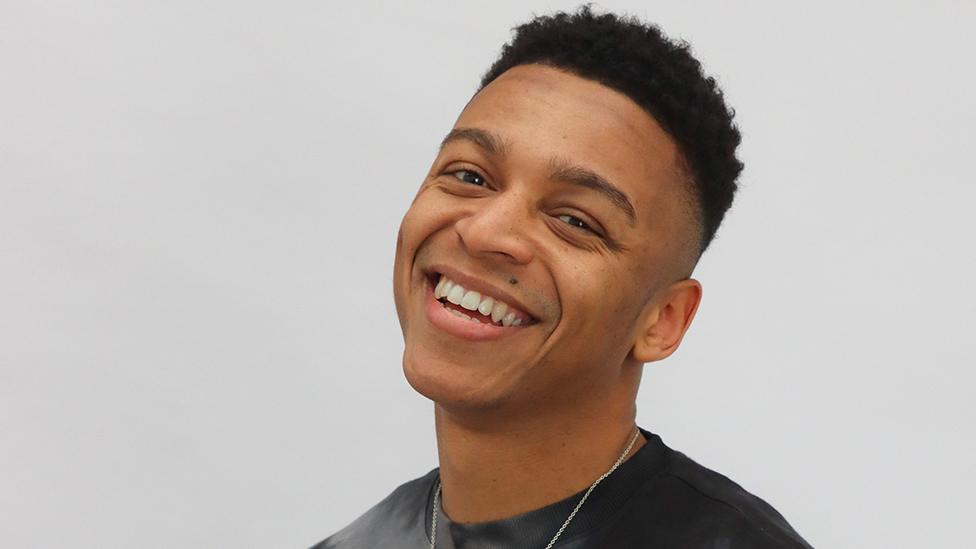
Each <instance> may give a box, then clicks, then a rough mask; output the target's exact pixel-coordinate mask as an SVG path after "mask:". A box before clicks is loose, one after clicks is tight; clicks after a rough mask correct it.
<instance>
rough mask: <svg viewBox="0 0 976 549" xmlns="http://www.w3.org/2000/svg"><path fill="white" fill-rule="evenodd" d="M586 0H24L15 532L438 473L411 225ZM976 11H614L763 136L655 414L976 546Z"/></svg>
mask: <svg viewBox="0 0 976 549" xmlns="http://www.w3.org/2000/svg"><path fill="white" fill-rule="evenodd" d="M727 4H728V5H727ZM733 4H734V5H733ZM575 6H576V4H575V3H568V2H567V3H561V2H521V1H519V2H516V1H508V2H497V1H496V2H479V3H470V4H459V3H456V2H438V3H432V2H424V3H419V2H418V3H411V4H406V3H403V4H400V3H393V2H390V3H372V4H364V3H360V2H356V3H354V5H346V4H345V3H342V4H339V3H331V2H312V1H300V2H299V1H287V2H264V3H256V2H240V1H235V2H230V1H223V2H199V1H166V2H162V1H159V2H156V1H152V2H150V1H141V2H119V1H116V2H110V1H100V2H96V1H89V2H69V1H62V2H14V1H12V0H4V1H2V2H0V517H3V518H2V519H0V546H3V547H17V548H25V547H60V546H71V547H86V548H88V547H91V548H116V547H117V548H122V547H148V548H154V547H159V548H174V547H179V548H231V547H233V548H237V547H248V548H250V547H253V548H266V547H276V548H277V547H280V548H304V547H308V546H309V545H312V544H313V543H315V542H317V541H319V540H321V539H322V538H324V537H326V536H327V535H329V534H331V533H332V532H334V531H335V530H337V529H338V528H340V527H341V526H344V525H345V524H347V523H348V522H349V521H351V520H352V519H353V518H355V517H356V516H358V515H359V514H361V513H362V512H364V511H365V510H366V509H367V508H368V507H370V506H371V505H373V504H374V503H376V502H378V501H379V500H380V499H382V497H384V496H385V495H387V494H388V493H389V492H390V491H391V490H392V489H393V488H394V487H395V486H397V485H398V484H400V483H402V482H405V481H407V480H409V479H412V478H415V477H417V476H420V475H422V474H424V473H426V472H427V471H429V470H430V469H431V468H433V467H435V466H436V460H435V441H434V436H433V423H432V406H431V404H430V402H429V401H427V400H426V399H424V398H423V397H421V396H419V395H417V394H416V393H414V392H413V391H412V389H410V387H409V385H407V383H406V381H405V380H404V379H403V376H402V372H401V362H400V360H401V352H402V336H401V334H400V331H399V327H398V325H397V322H396V315H395V309H394V307H393V299H392V289H391V273H392V261H393V251H394V244H395V240H396V230H397V227H398V226H399V222H400V219H401V217H402V215H403V213H404V211H405V209H406V207H407V206H408V204H409V201H410V199H411V198H412V197H413V194H414V192H415V190H416V188H417V186H418V185H419V183H420V181H421V179H422V177H423V175H424V174H425V173H426V170H427V169H428V167H429V165H430V162H431V161H432V160H433V158H434V153H435V150H436V145H437V143H438V141H439V139H440V138H441V137H443V135H444V134H445V133H446V132H447V130H448V129H450V127H451V125H452V124H453V122H454V119H455V117H456V116H457V114H458V113H459V111H460V109H461V108H462V107H463V105H464V104H465V103H466V102H467V100H468V99H469V98H470V96H471V94H472V93H473V92H474V90H475V88H476V85H477V82H478V80H479V78H480V76H481V75H482V74H483V72H484V71H485V70H486V69H487V68H488V66H489V65H490V63H491V62H492V61H493V60H494V59H495V57H496V55H497V53H498V51H499V49H500V47H501V45H502V44H503V43H504V42H505V41H507V40H508V39H509V37H510V28H511V27H513V26H515V25H516V24H518V23H520V22H523V21H525V20H527V19H528V18H529V17H531V15H532V12H536V13H548V12H550V11H551V10H552V9H554V8H562V9H572V8H574V7H575ZM973 6H974V4H973V3H964V2H957V3H953V2H925V3H923V2H916V3H913V4H912V5H909V4H908V3H898V2H870V3H869V2H864V3H857V4H856V5H855V3H852V2H837V3H834V4H827V3H822V2H821V3H816V4H812V3H811V4H809V5H808V6H807V7H803V5H801V4H799V3H796V4H793V3H784V2H774V1H770V2H750V3H740V2H736V3H724V2H715V3H700V2H695V3H690V2H650V3H649V2H639V1H633V2H603V3H600V4H596V5H595V8H596V9H597V10H598V11H601V10H604V9H611V10H614V11H618V12H619V11H623V12H627V13H631V14H635V15H638V16H640V17H641V18H644V19H645V20H650V21H653V22H656V23H659V24H660V25H661V26H662V27H663V28H664V30H665V31H666V32H667V33H668V34H669V35H671V36H674V37H678V38H683V39H686V40H688V41H689V42H691V43H692V45H693V47H694V51H695V52H696V54H697V55H698V56H699V57H700V58H701V59H702V60H703V61H704V65H705V68H706V70H707V71H708V72H709V73H711V74H714V75H717V77H718V79H719V82H720V84H721V85H722V86H723V88H724V89H725V92H726V95H727V98H728V101H729V103H730V104H731V105H732V106H733V107H734V108H735V109H736V111H737V120H738V123H739V125H740V127H741V129H742V131H743V134H744V141H743V145H742V148H741V155H742V158H743V159H744V161H745V163H746V170H745V172H744V173H743V177H742V180H741V183H742V190H741V192H740V193H739V195H738V197H737V201H736V203H735V205H734V206H733V208H732V210H731V211H730V213H729V215H728V217H727V218H726V222H725V224H724V225H723V227H722V228H721V230H720V232H719V238H718V239H717V240H716V241H715V242H713V244H712V248H711V249H710V250H709V251H708V252H707V253H706V254H705V256H704V258H703V260H702V262H701V263H700V265H699V268H698V269H697V271H696V273H695V277H696V278H697V279H699V280H700V281H701V282H702V284H703V286H704V288H705V293H704V300H703V302H702V305H701V307H700V309H699V311H698V315H697V317H696V319H695V322H694V324H693V326H692V327H691V330H690V331H689V333H688V334H687V336H686V337H685V339H684V342H683V344H682V347H681V349H680V350H679V351H678V352H677V353H676V354H675V355H674V356H673V357H671V358H669V359H668V360H666V361H664V362H660V363H654V364H649V365H648V366H647V369H646V373H645V376H644V382H643V388H642V391H641V394H640V402H639V406H640V412H639V422H640V424H641V425H642V426H644V427H646V428H649V429H651V430H652V431H654V432H656V433H658V434H660V435H661V436H662V438H663V439H664V441H665V442H666V443H668V444H669V445H670V446H672V447H673V448H675V449H678V450H681V451H683V452H685V453H686V454H688V455H689V456H691V457H692V458H693V459H696V460H697V461H699V462H700V463H702V464H703V465H705V466H708V467H710V468H713V469H715V470H717V471H719V472H721V473H723V474H726V475H728V476H729V477H730V478H732V479H733V480H735V481H737V482H738V483H740V484H741V485H743V486H744V487H745V488H746V489H748V490H750V491H752V492H754V493H755V494H757V495H759V496H760V497H762V498H764V499H766V500H767V501H768V502H770V503H771V504H772V505H773V506H774V507H775V508H777V509H778V510H779V511H780V512H782V513H783V514H784V515H785V516H786V518H787V519H788V520H789V522H790V523H791V524H792V525H793V526H794V527H795V528H796V529H797V530H798V531H799V532H800V533H801V534H802V535H803V536H804V537H805V538H806V539H808V540H809V541H810V542H811V543H812V544H813V545H814V546H816V547H819V548H826V547H831V548H866V547H876V548H886V549H890V548H918V547H926V548H928V547H948V546H960V545H961V544H965V543H968V542H970V540H971V536H970V522H971V512H972V499H971V497H970V494H971V492H972V491H973V489H974V488H976V484H974V480H973V475H972V474H971V466H972V464H973V463H974V462H976V451H974V442H973V439H974V433H973V428H972V425H973V424H974V422H976V417H974V416H976V414H974V407H973V405H972V404H971V398H972V394H973V390H972V385H973V383H974V381H976V378H974V375H973V373H972V367H973V366H974V365H976V360H974V352H973V350H972V349H973V347H972V345H973V344H972V336H971V335H970V331H971V329H972V328H973V325H974V324H973V320H972V318H973V314H974V313H976V296H974V293H976V292H974V290H973V287H972V278H973V277H974V276H976V260H974V250H976V237H974V229H976V227H974V222H973V211H974V207H973V201H974V199H976V192H974V190H973V178H972V175H971V174H972V170H971V162H972V148H973V141H974V140H973V138H972V135H973V127H974V124H976V116H974V107H973V99H972V97H973V89H974V86H976V74H974V68H973V67H974V62H973V52H974V48H976V44H974V39H973V38H972V36H973V35H972V23H973V21H974V20H976V9H974V7H973Z"/></svg>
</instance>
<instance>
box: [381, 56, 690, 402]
mask: <svg viewBox="0 0 976 549" xmlns="http://www.w3.org/2000/svg"><path fill="white" fill-rule="evenodd" d="M677 166H678V151H677V148H676V147H675V145H674V143H673V142H672V140H671V139H670V138H669V137H668V136H667V134H666V133H665V132H664V131H663V130H662V129H661V128H660V127H659V126H658V124H657V123H656V122H655V121H654V119H653V118H651V117H650V116H649V115H648V114H647V113H646V112H645V111H644V110H642V109H641V108H640V107H639V106H638V105H637V104H636V103H634V102H633V101H632V100H630V99H629V98H628V97H627V96H625V95H623V94H622V93H619V92H617V91H615V90H613V89H611V88H608V87H606V86H603V85H602V84H599V83H597V82H595V81H592V80H587V79H584V78H580V77H578V76H575V75H572V74H570V73H568V72H564V71H561V70H558V69H554V68H551V67H547V66H543V65H538V64H532V65H520V66H517V67H515V68H513V69H511V70H509V71H507V72H505V73H504V74H502V75H501V76H500V77H499V78H497V79H496V80H495V81H493V82H492V83H491V84H489V85H488V86H486V87H485V88H484V89H483V90H481V91H480V92H479V93H478V94H477V95H476V96H475V97H474V98H472V100H471V101H470V102H469V103H468V105H467V106H466V107H465V109H464V111H463V112H462V113H461V115H460V116H459V117H458V119H457V122H456V123H455V125H454V130H453V131H452V135H451V136H449V137H448V139H446V140H445V144H444V146H443V147H442V149H441V150H440V152H439V154H438V155H437V158H436V159H435V160H434V163H433V165H432V166H431V170H430V173H428V174H427V177H426V178H425V179H424V181H423V183H422V184H421V186H420V189H419V191H418V193H417V195H416V197H415V198H414V201H413V203H412V205H411V207H410V209H409V210H408V211H407V213H406V215H405V216H404V218H403V222H402V224H401V227H400V233H399V238H398V241H397V248H396V260H395V265H394V281H393V283H394V297H395V300H396V308H397V314H398V316H399V319H400V325H401V328H402V330H403V335H404V342H405V350H404V356H403V368H404V373H405V375H406V377H407V380H408V381H409V383H410V384H411V385H412V386H413V387H414V388H415V389H416V390H417V391H418V392H420V393H421V394H424V395H425V396H427V397H428V398H431V399H432V400H434V401H436V402H438V403H441V404H444V405H451V406H459V407H468V408H470V407H477V408H485V407H495V408H497V407H500V406H506V407H508V408H509V409H513V410H514V409H517V410H520V411H524V410H526V409H530V408H532V407H534V406H550V407H551V406H561V405H571V404H572V403H574V402H576V403H578V402H579V399H585V398H589V397H592V396H596V395H601V394H603V395H605V394H607V391H611V390H612V389H610V387H612V386H614V384H619V383H620V377H621V375H622V374H621V370H622V367H631V368H639V363H638V361H636V360H635V359H634V357H633V355H632V354H631V351H632V349H633V347H634V342H635V340H636V339H637V338H638V337H639V336H640V333H639V332H641V331H643V330H645V329H646V326H645V325H643V320H642V319H644V318H645V317H646V315H647V312H648V311H649V310H651V308H652V307H653V306H654V305H653V304H654V302H655V296H656V295H657V294H658V291H659V290H660V289H661V288H663V287H665V286H667V285H668V284H670V283H671V282H674V281H675V280H678V279H679V278H682V277H683V275H682V274H681V272H682V271H683V270H684V269H686V268H687V267H688V266H687V265H686V264H685V263H683V260H682V259H681V258H684V257H686V256H685V255H683V253H684V252H683V250H686V249H688V242H689V241H690V240H689V238H690V235H691V234H693V233H692V231H691V229H690V227H691V225H690V224H691V223H692V221H691V219H690V218H689V216H688V214H687V213H686V209H685V206H684V204H685V203H686V198H685V194H684V193H685V191H684V189H683V186H682V185H683V184H682V182H681V175H680V172H679V170H678V168H677ZM594 175H595V176H596V178H594ZM601 184H608V185H610V186H612V187H613V188H615V190H608V189H606V188H604V192H601V191H600V190H598V188H597V187H599V186H600V185H601ZM584 224H585V225H584ZM445 271H446V272H447V273H448V275H447V276H448V277H449V278H452V279H455V280H456V281H458V282H460V283H461V285H462V286H464V287H465V288H467V289H469V290H470V289H476V290H477V289H480V290H482V291H481V292H479V293H480V294H481V296H482V299H484V298H486V297H488V296H493V297H494V300H495V301H497V300H498V299H501V300H502V301H504V302H506V303H507V304H508V305H509V307H510V310H511V308H517V309H519V310H521V311H522V312H523V313H525V314H526V315H528V316H529V318H527V319H526V320H525V321H523V323H522V324H521V325H518V326H510V327H505V326H497V325H494V324H491V318H490V313H489V316H487V317H486V316H483V315H481V314H480V313H479V312H478V311H465V312H466V313H467V314H468V315H470V316H472V317H475V320H468V319H465V318H461V317H459V316H457V315H455V314H454V313H452V312H450V311H449V310H448V308H445V305H442V304H441V303H440V302H438V301H436V300H435V299H434V295H433V293H432V288H433V287H434V286H436V284H437V282H438V277H439V275H440V274H442V273H444V272H445ZM686 274H687V273H684V275H686ZM513 281H514V283H513ZM465 282H468V283H469V284H467V285H466V284H465ZM472 299H476V297H475V298H472ZM470 304H471V299H469V303H468V305H469V306H470ZM462 305H463V303H462ZM448 307H449V308H459V307H456V306H453V305H450V306H448ZM472 323H473V324H472ZM638 379H639V374H638Z"/></svg>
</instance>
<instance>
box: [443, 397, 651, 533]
mask: <svg viewBox="0 0 976 549" xmlns="http://www.w3.org/2000/svg"><path fill="white" fill-rule="evenodd" d="M635 398H636V387H635V388H633V392H632V393H629V394H624V395H608V396H607V398H606V399H595V400H598V402H599V405H594V406H591V407H589V408H586V407H582V406H579V405H577V406H575V407H574V409H573V410H572V411H571V412H563V413H544V414H540V413H534V414H531V415H519V414H516V415H513V414H500V413H493V414H490V415H488V416H489V417H486V414H475V413H464V412H462V413H458V412H452V411H450V410H448V409H446V408H445V407H443V406H441V405H440V404H435V407H434V417H435V423H436V431H437V449H438V456H439V459H440V477H441V493H442V506H443V509H444V513H445V514H446V515H447V516H448V517H450V519H451V520H452V521H454V522H460V523H468V522H485V521H492V520H499V519H503V518H507V517H511V516H515V515H518V514H521V513H525V512H528V511H532V510H534V509H538V508H540V507H544V506H546V505H548V504H550V503H554V502H556V501H559V500H562V499H565V498H567V497H569V496H571V495H573V494H575V493H577V492H580V491H582V490H585V489H587V488H588V487H589V486H590V485H591V484H593V482H594V481H595V480H596V479H597V478H599V477H600V476H601V475H603V474H604V473H606V472H607V470H609V469H610V467H611V466H613V464H614V462H615V461H616V460H617V458H619V457H620V454H621V453H622V452H623V451H624V449H625V448H626V446H627V444H628V443H629V442H630V439H631V438H632V437H633V435H634V432H635V430H636V427H635V418H636V414H637V408H636V404H635V403H634V400H635ZM607 403H620V404H618V405H617V406H613V405H612V404H611V405H609V406H608V405H607ZM644 443H645V440H644V438H643V437H642V436H638V437H637V441H636V442H635V443H634V445H633V448H631V450H630V452H628V454H627V456H625V459H626V458H628V457H630V456H632V455H633V454H634V453H636V452H637V450H638V449H639V448H640V447H641V446H643V445H644Z"/></svg>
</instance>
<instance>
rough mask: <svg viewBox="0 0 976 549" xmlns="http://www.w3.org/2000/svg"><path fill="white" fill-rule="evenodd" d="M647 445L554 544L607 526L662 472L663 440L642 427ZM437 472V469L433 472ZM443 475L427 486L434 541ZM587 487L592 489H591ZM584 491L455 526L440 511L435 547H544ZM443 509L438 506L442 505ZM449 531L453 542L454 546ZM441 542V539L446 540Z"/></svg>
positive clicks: (606, 481)
mask: <svg viewBox="0 0 976 549" xmlns="http://www.w3.org/2000/svg"><path fill="white" fill-rule="evenodd" d="M638 428H639V429H640V431H641V433H642V434H643V435H644V438H645V439H646V440H647V443H646V444H645V445H644V446H642V447H641V448H640V449H639V450H638V451H637V452H636V453H635V454H634V455H632V456H631V457H630V458H628V459H627V461H624V462H623V463H621V464H620V467H617V470H616V471H614V472H613V474H611V475H610V476H608V477H607V478H605V479H603V481H602V482H600V484H599V485H598V486H597V487H596V488H595V489H594V490H593V493H591V494H590V497H589V498H587V499H586V503H584V504H583V507H581V508H580V510H579V512H578V513H577V514H576V517H575V518H573V521H572V522H571V523H570V524H569V526H568V527H567V528H566V530H565V531H564V532H563V533H562V535H561V536H559V540H558V541H557V542H556V545H555V547H560V546H563V545H564V544H567V543H569V542H571V541H572V540H573V538H575V537H578V536H581V535H584V534H586V533H587V532H590V531H591V530H593V529H594V528H596V527H597V526H600V525H602V524H604V523H605V522H606V521H607V520H608V519H609V518H611V517H612V516H613V514H614V513H615V512H616V511H617V510H618V509H620V507H622V506H623V505H624V503H626V502H627V500H628V499H630V498H631V496H633V495H634V493H635V492H636V491H637V490H638V489H639V488H640V486H641V485H642V484H644V482H645V481H647V480H648V479H649V478H651V477H653V476H655V475H656V474H658V473H659V472H661V471H662V470H663V469H664V467H665V465H666V460H667V454H666V452H665V449H666V446H664V444H663V442H662V441H661V438H660V437H658V436H657V435H655V434H654V433H652V432H650V431H647V430H645V429H642V428H640V427H638ZM435 471H438V472H439V470H435ZM438 478H440V477H439V474H433V475H431V482H430V486H429V487H428V489H427V492H428V495H427V506H426V509H427V511H426V512H425V513H424V516H425V518H424V533H425V534H426V535H427V541H428V542H430V522H431V521H430V519H431V509H432V507H433V502H434V487H435V486H436V485H437V479H438ZM587 489H588V487H587ZM585 493H586V490H582V491H580V492H577V493H576V494H573V495H571V496H569V497H567V498H566V499H563V500H560V501H557V502H555V503H552V504H549V505H546V506H545V507H541V508H539V509H536V510H534V511H529V512H527V513H523V514H521V515H516V516H514V517H509V518H506V519H502V520H496V521H491V522H479V523H469V524H460V523H458V524H456V523H453V522H451V521H450V520H449V519H448V518H447V517H446V516H445V515H444V510H443V508H439V509H438V515H437V548H438V549H450V548H453V547H457V548H459V549H501V548H511V547H538V548H540V549H542V548H544V547H545V546H546V545H547V544H548V543H549V541H550V540H551V539H552V537H553V536H554V535H555V534H556V531H558V530H559V527H560V526H562V524H563V522H565V521H566V518H567V517H569V514H570V513H571V512H572V511H573V509H574V508H575V507H576V504H577V503H579V500H580V499H581V498H582V497H583V494H585ZM438 507H440V505H438ZM448 532H450V534H451V536H450V537H452V538H453V540H455V543H453V544H451V543H450V541H449V540H447V539H445V538H447V537H448ZM442 540H443V541H442Z"/></svg>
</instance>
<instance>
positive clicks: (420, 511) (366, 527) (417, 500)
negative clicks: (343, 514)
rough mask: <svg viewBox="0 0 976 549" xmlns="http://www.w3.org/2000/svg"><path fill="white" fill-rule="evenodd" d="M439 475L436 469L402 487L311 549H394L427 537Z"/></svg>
mask: <svg viewBox="0 0 976 549" xmlns="http://www.w3.org/2000/svg"><path fill="white" fill-rule="evenodd" d="M437 472H438V469H436V468H435V469H432V470H431V471H430V472H429V473H427V474H426V475H424V476H422V477H418V478H415V479H413V480H411V481H408V482H405V483H403V484H401V485H400V486H398V487H397V488H396V489H395V490H393V492H391V493H390V495H388V496H386V497H385V498H383V500H382V501H380V502H379V503H377V504H376V505H374V506H373V507H371V508H370V509H369V510H367V511H366V512H365V513H363V514H362V515H361V516H360V517H359V518H357V519H356V520H354V521H352V522H351V523H350V524H349V525H348V526H346V527H345V528H343V529H342V530H339V531H338V532H336V533H335V534H332V535H331V536H329V537H328V538H326V539H324V540H323V541H321V542H319V543H317V544H316V545H314V546H312V547H311V549H354V548H356V549H358V548H360V547H370V548H376V549H379V548H386V547H391V548H392V547H400V546H402V544H403V543H404V542H405V538H409V536H410V535H411V534H412V535H414V536H423V537H426V533H425V531H424V530H423V526H424V524H425V523H424V522H423V521H424V511H425V510H426V509H427V500H428V498H429V496H430V490H431V489H432V487H433V483H434V479H435V478H436V476H437ZM421 541H422V540H421ZM418 546H419V545H418Z"/></svg>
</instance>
